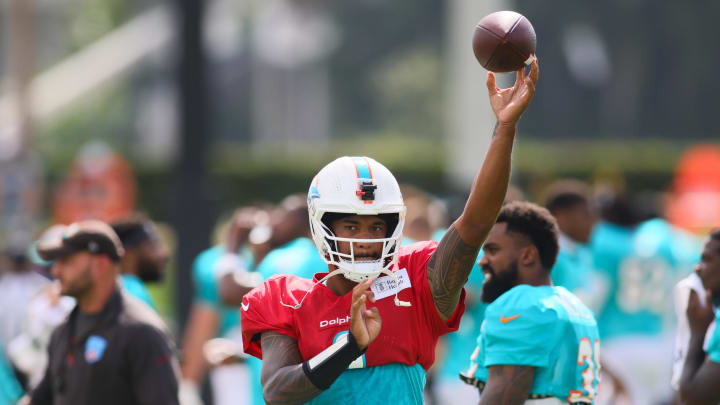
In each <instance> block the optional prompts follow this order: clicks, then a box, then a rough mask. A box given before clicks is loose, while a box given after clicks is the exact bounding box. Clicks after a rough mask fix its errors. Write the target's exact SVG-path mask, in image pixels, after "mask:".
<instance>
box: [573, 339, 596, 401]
mask: <svg viewBox="0 0 720 405" xmlns="http://www.w3.org/2000/svg"><path fill="white" fill-rule="evenodd" d="M577 364H578V366H583V365H585V366H586V367H585V369H583V370H582V374H581V376H582V388H583V389H582V390H573V391H570V396H569V397H568V402H587V403H592V401H593V400H594V399H595V397H597V384H598V382H599V377H598V375H599V374H600V341H599V340H598V339H595V341H594V342H592V343H590V339H588V338H582V339H580V347H579V349H578V359H577Z"/></svg>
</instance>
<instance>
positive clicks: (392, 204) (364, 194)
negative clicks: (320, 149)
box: [308, 156, 406, 282]
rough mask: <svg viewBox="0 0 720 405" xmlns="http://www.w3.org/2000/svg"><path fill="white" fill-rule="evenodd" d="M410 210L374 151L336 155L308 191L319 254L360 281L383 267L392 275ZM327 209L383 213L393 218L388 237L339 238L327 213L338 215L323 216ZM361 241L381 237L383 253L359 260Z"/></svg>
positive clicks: (379, 271)
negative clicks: (342, 245)
mask: <svg viewBox="0 0 720 405" xmlns="http://www.w3.org/2000/svg"><path fill="white" fill-rule="evenodd" d="M405 211H406V208H405V204H404V203H403V199H402V194H401V193H400V187H399V186H398V183H397V181H396V180H395V177H394V176H393V175H392V173H390V171H389V170H388V169H387V168H386V167H385V166H383V165H381V164H380V163H378V162H376V161H375V160H373V159H371V158H369V157H348V156H344V157H341V158H338V159H336V160H335V161H333V162H331V163H330V164H328V165H327V166H325V167H323V168H322V170H320V172H319V173H318V174H317V175H316V176H315V178H314V179H313V181H312V183H311V184H310V190H309V191H308V213H309V215H310V232H311V233H312V238H313V241H314V242H315V246H317V249H318V251H319V252H320V256H321V257H322V258H323V259H324V260H325V262H326V263H328V264H332V265H335V266H337V269H338V270H337V271H338V272H339V273H342V274H343V275H344V276H345V277H346V278H348V279H350V280H352V281H355V282H361V281H363V280H365V279H367V278H369V277H376V276H378V275H379V274H380V273H386V274H389V275H393V274H391V272H390V268H391V267H392V265H393V264H394V263H395V262H396V261H397V254H398V249H399V248H400V242H401V240H402V230H403V225H404V224H405ZM328 213H337V214H349V215H379V216H382V217H383V219H385V221H386V222H387V223H388V235H387V236H386V237H385V238H383V239H353V238H339V237H337V236H335V234H334V233H333V232H332V230H331V229H330V223H329V218H328V217H337V216H333V215H329V216H327V217H325V218H324V221H323V216H325V214H328ZM337 242H350V253H349V254H346V253H340V252H339V251H338V247H337V246H338V244H337ZM359 242H365V243H367V242H373V243H376V242H377V243H379V242H382V244H383V247H382V255H381V256H380V258H379V259H378V260H374V261H369V262H368V261H356V260H355V255H354V244H355V243H359ZM393 276H394V275H393ZM393 278H394V277H393Z"/></svg>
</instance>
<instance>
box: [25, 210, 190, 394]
mask: <svg viewBox="0 0 720 405" xmlns="http://www.w3.org/2000/svg"><path fill="white" fill-rule="evenodd" d="M37 250H38V253H39V255H40V256H41V257H42V258H43V259H44V260H53V261H54V264H53V268H52V273H53V275H54V276H55V277H57V279H58V280H59V281H60V284H61V290H62V294H64V295H70V296H72V297H75V299H76V300H77V306H76V307H75V309H74V310H73V311H72V313H71V314H70V316H69V317H68V319H67V320H66V321H65V322H64V323H63V324H61V325H60V326H58V328H57V329H56V330H55V331H54V332H53V335H52V337H51V339H50V346H49V349H48V351H49V364H48V368H47V371H46V372H45V377H44V378H43V380H42V382H41V383H40V384H39V385H38V387H37V388H36V389H35V391H34V392H33V393H32V397H31V403H32V404H33V405H44V404H53V405H66V404H67V405H70V404H72V405H83V404H99V403H102V404H104V405H113V404H118V405H120V404H122V405H133V404H138V405H140V404H143V405H144V404H148V405H150V404H152V405H156V404H163V405H165V404H167V405H174V404H177V403H178V398H177V390H178V386H177V374H176V371H177V367H176V365H177V362H176V358H175V356H174V355H173V347H174V346H173V344H172V341H171V339H170V338H169V334H168V333H167V331H166V328H165V325H164V324H163V322H162V320H161V319H160V318H159V317H158V316H157V315H156V314H155V313H154V311H152V310H151V309H150V308H149V307H147V306H146V305H144V304H142V303H140V302H139V301H137V300H136V299H135V298H132V297H129V296H127V295H125V294H123V293H122V292H121V291H120V289H119V288H118V286H117V284H116V276H117V271H118V261H119V260H120V258H121V257H122V255H123V248H122V245H121V243H120V240H119V239H118V237H117V235H116V234H115V232H114V231H113V230H112V228H110V227H109V226H108V225H107V224H105V223H103V222H100V221H81V222H76V223H74V224H72V225H70V226H69V227H68V228H67V230H66V231H65V233H64V235H63V236H62V239H56V240H49V241H41V242H38V244H37Z"/></svg>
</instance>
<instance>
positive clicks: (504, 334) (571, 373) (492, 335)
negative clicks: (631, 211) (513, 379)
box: [466, 285, 600, 403]
mask: <svg viewBox="0 0 720 405" xmlns="http://www.w3.org/2000/svg"><path fill="white" fill-rule="evenodd" d="M599 358H600V338H599V334H598V328H597V323H596V321H595V318H594V317H593V314H592V312H591V311H590V310H589V309H588V308H587V306H585V304H583V303H582V302H580V300H579V299H578V298H577V297H576V296H575V295H573V294H572V293H570V292H569V291H568V290H566V289H565V288H563V287H551V286H541V287H533V286H530V285H519V286H516V287H514V288H512V289H510V290H509V291H507V292H505V293H504V294H503V295H501V296H500V297H499V298H498V299H496V300H495V301H494V302H493V303H492V304H490V305H489V306H488V307H487V310H486V312H485V321H484V322H483V325H482V330H481V332H480V337H478V347H477V348H476V350H475V352H474V353H473V355H472V357H471V366H470V370H468V372H467V373H466V374H468V375H469V376H473V377H475V378H477V379H479V380H481V381H485V382H487V378H488V367H490V366H495V365H517V366H532V367H535V377H534V379H533V385H532V388H531V390H530V393H531V394H537V395H550V396H553V397H557V398H560V399H561V400H563V401H566V400H567V401H568V402H586V403H592V401H593V400H594V399H595V397H596V395H597V384H598V371H599V370H598V365H599Z"/></svg>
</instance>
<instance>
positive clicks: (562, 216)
mask: <svg viewBox="0 0 720 405" xmlns="http://www.w3.org/2000/svg"><path fill="white" fill-rule="evenodd" d="M546 194H547V195H546V198H545V207H546V208H547V209H548V211H550V213H551V214H552V215H553V216H554V217H555V219H556V220H557V223H558V227H559V228H560V237H559V243H560V251H559V252H558V257H557V261H556V262H555V266H554V267H553V269H552V280H553V284H555V285H556V286H561V287H565V288H567V289H568V290H569V291H570V292H572V293H573V294H575V295H576V296H577V297H578V298H580V301H582V302H583V303H585V305H587V306H588V307H590V309H592V310H597V309H598V308H599V307H600V306H601V305H602V304H604V303H605V300H606V299H607V294H608V288H609V287H608V283H607V282H606V280H605V278H604V277H603V276H602V275H600V274H598V272H597V271H596V270H595V264H594V261H593V255H592V250H591V249H590V246H589V242H590V235H591V234H592V230H593V227H594V225H595V221H596V218H597V213H596V210H595V209H594V204H592V202H591V200H590V195H591V191H590V187H589V186H588V185H587V184H585V183H583V182H581V181H579V180H571V179H566V180H559V181H557V182H555V183H553V184H551V185H550V187H548V191H547V193H546Z"/></svg>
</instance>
